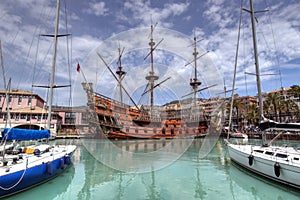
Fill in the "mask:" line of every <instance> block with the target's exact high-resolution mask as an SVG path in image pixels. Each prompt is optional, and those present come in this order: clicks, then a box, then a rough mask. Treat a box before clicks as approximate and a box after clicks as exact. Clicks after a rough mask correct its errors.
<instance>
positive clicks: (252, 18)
mask: <svg viewBox="0 0 300 200" xmlns="http://www.w3.org/2000/svg"><path fill="white" fill-rule="evenodd" d="M250 13H251V24H252V36H253V49H254V59H255V69H256V83H257V92H258V102H259V114H260V116H259V121H260V122H261V121H262V120H263V102H262V93H261V83H260V70H259V62H258V54H257V40H256V28H255V16H254V8H253V1H252V0H250Z"/></svg>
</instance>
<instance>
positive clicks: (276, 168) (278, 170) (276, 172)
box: [274, 162, 280, 177]
mask: <svg viewBox="0 0 300 200" xmlns="http://www.w3.org/2000/svg"><path fill="white" fill-rule="evenodd" d="M274 172H275V175H276V176H277V177H279V176H280V165H279V163H278V162H276V163H275V165H274Z"/></svg>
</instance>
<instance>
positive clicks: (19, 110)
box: [0, 89, 61, 134]
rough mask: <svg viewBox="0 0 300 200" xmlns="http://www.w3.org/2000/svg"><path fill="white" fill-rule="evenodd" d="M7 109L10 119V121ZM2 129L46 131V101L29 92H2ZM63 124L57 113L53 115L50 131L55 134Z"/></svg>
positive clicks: (0, 124) (0, 122)
mask: <svg viewBox="0 0 300 200" xmlns="http://www.w3.org/2000/svg"><path fill="white" fill-rule="evenodd" d="M7 107H8V108H9V112H10V118H11V120H8V119H7V118H8V115H7ZM0 111H1V112H0V128H1V129H3V128H5V127H18V128H30V129H40V128H41V129H45V128H46V124H47V117H48V110H47V108H46V107H45V101H44V100H43V99H42V98H41V97H40V96H38V95H37V94H33V93H31V92H28V91H23V90H19V89H13V90H11V91H9V92H8V97H6V91H5V90H0ZM59 124H61V117H60V116H59V115H58V114H57V113H54V112H53V113H52V118H51V125H50V131H51V133H53V134H55V133H56V132H57V129H58V125H59Z"/></svg>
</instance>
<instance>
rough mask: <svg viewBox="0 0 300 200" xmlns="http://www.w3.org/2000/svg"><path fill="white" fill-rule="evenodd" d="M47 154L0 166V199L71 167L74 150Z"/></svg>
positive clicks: (51, 177) (49, 178)
mask: <svg viewBox="0 0 300 200" xmlns="http://www.w3.org/2000/svg"><path fill="white" fill-rule="evenodd" d="M68 148H69V149H68V150H67V151H61V152H55V151H52V152H47V153H44V154H42V155H40V156H36V155H31V156H30V157H28V158H26V157H25V158H22V159H20V161H17V162H19V163H17V164H11V163H8V165H7V166H1V169H0V170H1V171H0V173H1V176H0V198H3V197H6V196H10V195H13V194H16V193H19V192H21V191H24V190H27V189H29V188H32V187H34V186H36V185H39V184H42V183H44V182H46V181H49V180H51V179H53V178H55V177H56V176H58V175H60V174H61V173H62V172H64V171H65V170H66V169H67V168H68V166H70V165H71V156H72V154H73V152H74V151H75V149H76V146H72V148H70V147H68Z"/></svg>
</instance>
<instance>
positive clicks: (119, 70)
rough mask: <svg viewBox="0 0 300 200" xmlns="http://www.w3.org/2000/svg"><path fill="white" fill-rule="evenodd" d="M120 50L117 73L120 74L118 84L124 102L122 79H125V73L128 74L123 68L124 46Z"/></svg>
mask: <svg viewBox="0 0 300 200" xmlns="http://www.w3.org/2000/svg"><path fill="white" fill-rule="evenodd" d="M118 51H119V58H118V70H117V71H116V73H117V74H118V76H119V82H118V85H119V95H120V97H119V98H120V102H121V103H123V93H122V86H121V84H122V79H123V77H124V75H125V74H126V72H125V71H123V69H122V63H121V58H122V54H123V51H124V48H123V50H122V51H121V49H120V47H119V48H118Z"/></svg>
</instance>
